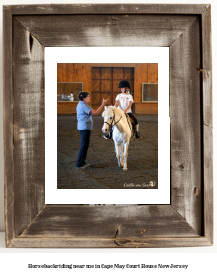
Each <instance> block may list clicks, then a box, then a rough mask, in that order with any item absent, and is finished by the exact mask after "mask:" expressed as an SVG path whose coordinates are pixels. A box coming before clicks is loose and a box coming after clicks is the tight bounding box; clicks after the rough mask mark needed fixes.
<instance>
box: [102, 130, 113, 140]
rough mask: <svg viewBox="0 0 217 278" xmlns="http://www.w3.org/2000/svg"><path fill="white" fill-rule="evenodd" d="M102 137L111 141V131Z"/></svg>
mask: <svg viewBox="0 0 217 278" xmlns="http://www.w3.org/2000/svg"><path fill="white" fill-rule="evenodd" d="M103 137H104V138H105V139H111V138H112V131H109V133H108V134H106V135H103Z"/></svg>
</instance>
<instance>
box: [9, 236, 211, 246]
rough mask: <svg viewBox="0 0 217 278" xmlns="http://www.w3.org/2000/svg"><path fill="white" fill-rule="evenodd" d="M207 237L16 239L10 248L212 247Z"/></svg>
mask: <svg viewBox="0 0 217 278" xmlns="http://www.w3.org/2000/svg"><path fill="white" fill-rule="evenodd" d="M210 245H211V244H210V242H209V241H208V240H207V238H205V237H192V238H191V237H190V238H188V237H180V238H173V237H170V238H166V237H160V238H152V237H151V238H146V239H138V238H123V239H117V238H109V239H107V238H106V239H98V238H94V237H92V238H71V237H68V238H67V237H66V238H63V237H61V238H45V237H44V238H37V237H27V238H22V237H19V238H14V239H13V240H12V241H11V242H10V244H9V245H8V247H10V248H169V247H199V246H201V247H202V246H210Z"/></svg>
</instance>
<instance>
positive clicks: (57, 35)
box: [17, 14, 197, 47]
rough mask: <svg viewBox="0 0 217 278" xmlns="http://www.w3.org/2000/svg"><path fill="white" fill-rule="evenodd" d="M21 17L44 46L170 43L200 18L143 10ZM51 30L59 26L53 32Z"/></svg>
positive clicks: (168, 44) (155, 44) (159, 44)
mask: <svg viewBox="0 0 217 278" xmlns="http://www.w3.org/2000/svg"><path fill="white" fill-rule="evenodd" d="M17 17H19V21H20V22H22V24H23V25H24V26H26V28H27V29H28V30H31V33H32V34H33V36H34V37H36V38H37V40H38V41H39V42H40V43H41V44H43V45H44V46H72V47H73V46H76V47H78V46H96V47H99V46H107V47H108V46H113V47H115V46H126V44H127V46H132V47H133V46H137V47H138V46H154V47H157V46H160V47H165V46H170V45H171V44H172V43H173V42H174V41H175V40H176V39H177V37H179V36H181V34H182V33H183V32H184V31H185V30H186V29H188V28H189V26H190V25H191V24H192V22H193V21H194V20H195V19H196V18H197V16H194V15H189V16H188V15H181V16H179V15H177V16H174V15H157V16H156V15H140V14H138V15H128V14H126V15H116V16H112V15H59V16H57V15H46V16H43V15H41V16H35V17H34V20H32V17H33V16H17ZM38 26H40V29H39V28H38ZM48 26H49V28H48ZM138 26H139V28H138ZM50 30H55V32H52V36H50V35H49V34H50Z"/></svg>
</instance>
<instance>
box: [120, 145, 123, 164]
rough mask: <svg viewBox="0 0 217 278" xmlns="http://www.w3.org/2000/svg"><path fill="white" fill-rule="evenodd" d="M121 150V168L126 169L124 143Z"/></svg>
mask: <svg viewBox="0 0 217 278" xmlns="http://www.w3.org/2000/svg"><path fill="white" fill-rule="evenodd" d="M120 149H121V167H124V146H123V143H122V144H121V146H120Z"/></svg>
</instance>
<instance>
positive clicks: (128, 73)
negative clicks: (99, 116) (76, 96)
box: [92, 67, 134, 109]
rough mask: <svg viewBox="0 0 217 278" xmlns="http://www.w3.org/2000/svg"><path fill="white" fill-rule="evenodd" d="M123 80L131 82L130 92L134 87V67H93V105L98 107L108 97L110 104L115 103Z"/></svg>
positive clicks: (95, 107)
mask: <svg viewBox="0 0 217 278" xmlns="http://www.w3.org/2000/svg"><path fill="white" fill-rule="evenodd" d="M121 80H128V81H129V82H130V87H131V89H130V92H131V93H132V94H133V89H134V68H128V67H93V68H92V107H93V108H94V109H97V108H98V107H99V106H100V105H101V103H102V100H103V98H104V99H108V98H109V101H108V105H114V104H115V99H116V96H117V95H118V94H119V93H120V89H119V88H118V85H119V82H120V81H121Z"/></svg>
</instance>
